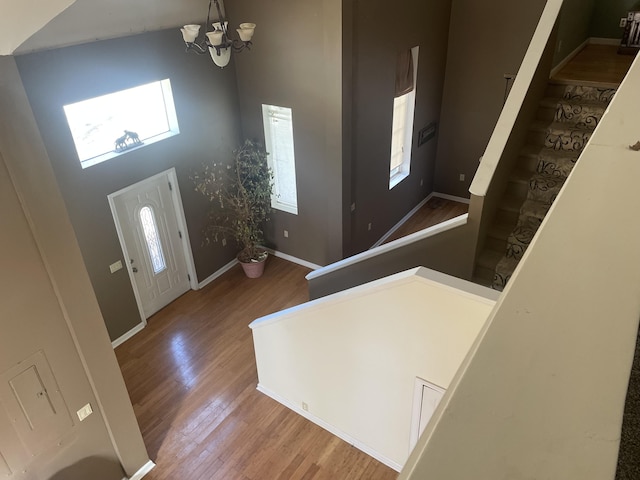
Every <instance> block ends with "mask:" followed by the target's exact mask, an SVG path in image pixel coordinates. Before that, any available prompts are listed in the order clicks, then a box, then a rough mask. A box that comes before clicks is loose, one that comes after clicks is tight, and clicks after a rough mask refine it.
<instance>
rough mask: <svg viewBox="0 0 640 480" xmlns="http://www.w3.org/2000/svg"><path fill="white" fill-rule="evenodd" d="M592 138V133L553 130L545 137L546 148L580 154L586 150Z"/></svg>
mask: <svg viewBox="0 0 640 480" xmlns="http://www.w3.org/2000/svg"><path fill="white" fill-rule="evenodd" d="M590 138H591V133H590V132H583V131H579V130H570V131H557V130H552V131H549V132H547V134H546V135H545V137H544V146H545V147H546V148H551V149H553V150H562V151H568V152H579V151H582V150H583V149H584V147H585V146H586V145H587V143H588V142H589V139H590Z"/></svg>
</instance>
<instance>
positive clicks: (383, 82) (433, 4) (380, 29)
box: [345, 0, 451, 254]
mask: <svg viewBox="0 0 640 480" xmlns="http://www.w3.org/2000/svg"><path fill="white" fill-rule="evenodd" d="M450 12H451V1H450V0H434V1H429V2H425V1H423V0H398V1H396V2H394V3H393V6H392V7H391V8H390V5H389V2H387V1H382V0H359V1H355V2H354V11H353V18H352V25H353V30H352V35H353V47H352V51H351V52H345V56H347V55H348V58H350V59H351V62H352V73H353V83H352V86H351V89H352V97H351V98H345V109H346V108H349V109H351V117H352V125H351V128H352V137H351V140H352V145H351V147H352V150H351V178H350V179H345V180H349V181H350V182H351V189H352V191H351V200H350V201H349V199H345V200H346V202H347V205H346V206H347V207H348V206H349V205H350V204H351V203H355V204H356V208H355V211H354V212H353V213H351V214H350V216H351V219H350V237H351V238H350V239H351V242H350V249H349V251H348V253H349V254H354V253H357V252H361V251H363V250H366V249H368V248H370V247H371V246H372V245H373V244H374V243H375V242H376V241H377V240H378V239H380V238H381V237H382V236H383V235H384V234H385V233H387V232H388V231H389V229H391V228H392V227H393V226H394V225H395V224H396V223H398V221H400V220H401V219H402V217H404V216H405V215H406V214H407V213H408V212H409V211H410V210H411V209H412V208H413V207H415V206H416V205H417V204H418V203H420V201H421V200H423V199H424V198H425V197H426V196H427V195H428V194H429V193H430V192H432V191H433V180H434V167H435V158H436V145H437V142H438V140H437V137H436V138H434V139H432V140H431V141H429V142H428V143H426V144H423V145H422V146H420V147H418V146H417V138H418V132H419V130H420V129H422V128H424V127H425V126H427V125H428V124H429V123H431V122H435V123H439V121H440V106H441V98H442V92H443V82H444V73H445V65H446V58H447V38H448V31H449V16H450ZM415 46H419V47H420V49H419V61H418V72H417V85H416V88H417V90H416V108H415V115H414V129H413V132H414V133H413V139H414V141H413V146H412V155H411V173H410V175H409V176H408V177H407V178H405V179H404V180H402V182H401V183H400V184H398V185H396V186H395V187H394V188H393V189H392V190H389V161H390V155H391V126H392V119H393V98H394V93H395V72H396V61H397V55H398V53H399V52H400V51H402V50H407V49H410V48H412V47H415ZM369 224H371V230H369Z"/></svg>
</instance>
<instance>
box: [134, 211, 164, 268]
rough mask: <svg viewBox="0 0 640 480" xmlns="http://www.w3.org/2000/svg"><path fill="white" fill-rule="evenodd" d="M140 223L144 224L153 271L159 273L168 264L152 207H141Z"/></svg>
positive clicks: (145, 238)
mask: <svg viewBox="0 0 640 480" xmlns="http://www.w3.org/2000/svg"><path fill="white" fill-rule="evenodd" d="M140 224H141V225H142V231H143V233H144V240H145V244H146V245H147V252H148V253H149V258H150V259H151V267H152V268H153V273H154V274H156V275H157V274H159V273H160V272H162V271H163V270H165V269H166V268H167V264H166V263H165V261H164V253H162V244H161V243H160V235H159V234H158V225H156V218H155V215H154V214H153V210H152V209H151V207H149V206H145V207H142V208H141V209H140Z"/></svg>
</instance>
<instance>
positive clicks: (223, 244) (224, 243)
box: [222, 238, 227, 247]
mask: <svg viewBox="0 0 640 480" xmlns="http://www.w3.org/2000/svg"><path fill="white" fill-rule="evenodd" d="M222 246H223V247H226V246H227V239H226V238H223V239H222Z"/></svg>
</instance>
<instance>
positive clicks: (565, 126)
mask: <svg viewBox="0 0 640 480" xmlns="http://www.w3.org/2000/svg"><path fill="white" fill-rule="evenodd" d="M529 130H530V131H532V132H536V133H546V132H547V131H548V130H560V131H566V132H584V133H592V132H593V130H594V129H593V128H589V127H583V126H580V125H574V124H571V123H564V122H551V123H549V122H547V121H545V120H534V121H533V122H531V126H530V127H529Z"/></svg>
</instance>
